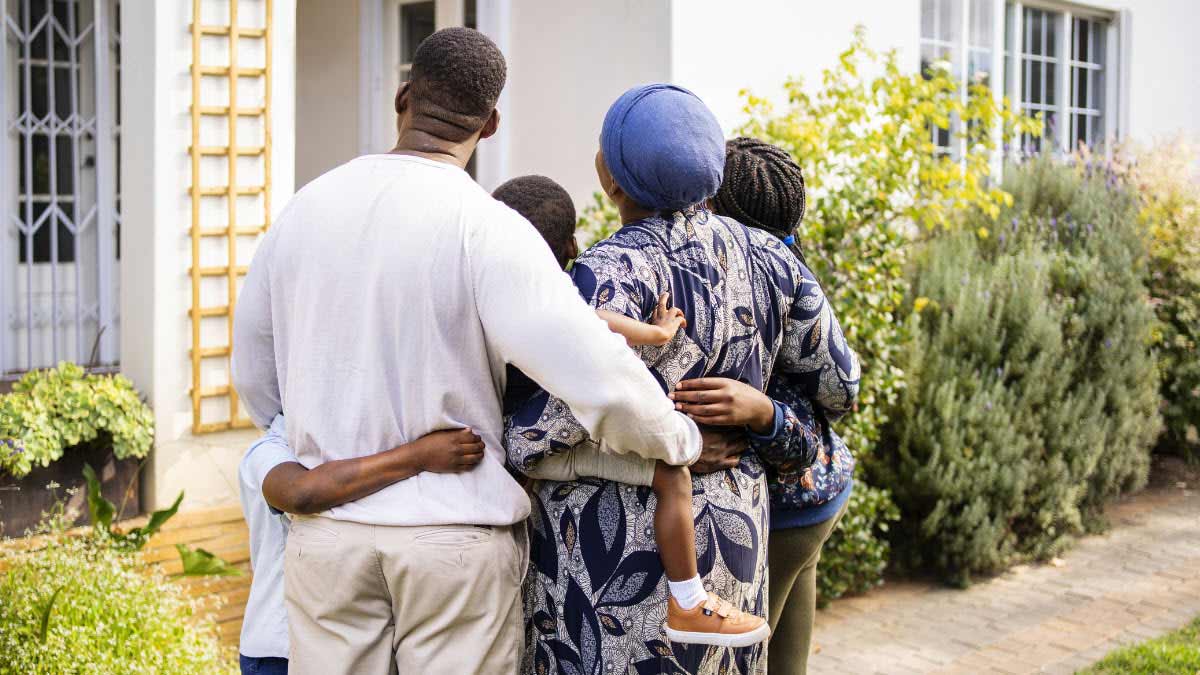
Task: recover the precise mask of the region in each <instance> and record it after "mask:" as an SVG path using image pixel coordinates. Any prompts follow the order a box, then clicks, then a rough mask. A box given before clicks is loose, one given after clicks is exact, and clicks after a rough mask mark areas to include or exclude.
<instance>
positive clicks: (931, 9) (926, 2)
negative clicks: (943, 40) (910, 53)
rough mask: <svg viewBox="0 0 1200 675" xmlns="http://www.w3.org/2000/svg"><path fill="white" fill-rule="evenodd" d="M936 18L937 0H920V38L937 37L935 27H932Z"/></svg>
mask: <svg viewBox="0 0 1200 675" xmlns="http://www.w3.org/2000/svg"><path fill="white" fill-rule="evenodd" d="M936 18H937V0H921V39H923V40H936V39H937V29H936V28H934V21H935V20H936Z"/></svg>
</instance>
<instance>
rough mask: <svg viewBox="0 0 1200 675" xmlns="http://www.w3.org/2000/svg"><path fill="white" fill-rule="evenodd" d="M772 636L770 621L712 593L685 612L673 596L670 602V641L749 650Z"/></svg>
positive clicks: (668, 624)
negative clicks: (735, 606)
mask: <svg viewBox="0 0 1200 675" xmlns="http://www.w3.org/2000/svg"><path fill="white" fill-rule="evenodd" d="M770 635H771V628H770V626H768V625H767V622H766V621H765V620H763V619H761V618H759V617H757V616H754V615H753V614H747V613H745V612H742V611H740V610H738V609H735V608H734V606H733V605H731V604H729V603H728V602H725V601H724V600H722V599H721V598H718V597H717V596H716V595H713V594H712V593H709V594H708V599H707V600H705V601H704V602H702V603H700V604H698V605H696V606H695V607H693V608H691V609H683V608H682V607H680V606H679V603H677V602H675V598H674V597H669V598H668V599H667V637H668V638H670V640H671V642H681V643H687V644H701V645H719V646H721V647H748V646H750V645H753V644H758V643H759V642H762V641H763V640H766V639H767V638H768V637H770Z"/></svg>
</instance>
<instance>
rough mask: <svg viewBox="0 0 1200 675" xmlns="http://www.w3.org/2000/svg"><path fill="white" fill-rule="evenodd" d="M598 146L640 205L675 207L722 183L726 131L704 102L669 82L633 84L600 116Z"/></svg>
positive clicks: (696, 200) (693, 201)
mask: <svg viewBox="0 0 1200 675" xmlns="http://www.w3.org/2000/svg"><path fill="white" fill-rule="evenodd" d="M600 149H601V150H602V151H603V152H604V162H605V164H607V165H608V170H609V173H611V174H612V177H613V179H614V180H616V181H617V185H619V186H620V187H621V189H622V190H624V191H625V194H627V195H629V196H630V197H631V198H632V199H633V200H634V201H635V202H637V203H638V204H639V205H641V206H643V207H645V208H648V209H654V210H656V211H677V210H679V209H682V208H684V207H687V206H691V205H692V204H697V203H699V202H702V201H704V200H705V199H708V198H709V197H711V196H713V195H714V194H716V193H717V188H719V187H721V177H722V174H723V173H724V171H725V136H724V134H722V133H721V125H720V124H718V123H717V118H716V117H714V116H713V114H712V111H710V110H709V109H708V106H706V105H704V102H703V101H701V100H700V99H699V98H698V97H697V96H696V95H695V94H693V93H692V92H690V91H688V90H687V89H684V88H682V87H676V86H674V85H670V84H648V85H645V86H641V87H634V88H633V89H630V90H629V91H627V92H625V93H624V94H622V95H621V98H618V99H617V102H616V103H613V104H612V107H611V108H609V109H608V114H607V115H605V116H604V128H603V129H602V130H601V132H600Z"/></svg>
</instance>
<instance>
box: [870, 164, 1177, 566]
mask: <svg viewBox="0 0 1200 675" xmlns="http://www.w3.org/2000/svg"><path fill="white" fill-rule="evenodd" d="M1005 188H1006V189H1007V190H1008V191H1009V192H1011V193H1012V195H1013V199H1014V203H1013V206H1012V207H1011V208H1009V209H1006V210H1005V212H1004V213H1003V214H1002V216H1001V221H1000V222H1001V223H1002V225H1000V226H997V224H996V222H995V221H993V220H991V219H990V218H987V217H986V216H984V215H979V216H978V217H977V218H976V219H974V220H972V221H971V222H970V228H968V229H967V230H966V231H964V232H962V233H957V234H950V235H943V236H940V237H937V238H935V239H934V240H933V241H931V242H929V243H927V244H926V245H925V246H924V247H923V248H922V251H921V254H920V255H918V256H917V257H916V258H915V260H914V265H913V270H914V272H913V282H912V290H911V294H910V298H911V302H910V303H906V305H907V306H909V307H911V308H912V311H911V313H910V315H909V316H908V318H907V322H908V325H909V326H910V327H911V330H912V335H913V340H912V341H911V342H910V343H909V344H908V346H907V347H906V348H905V350H904V358H903V359H902V368H903V369H904V370H905V371H906V372H907V373H908V375H909V386H908V388H907V389H906V390H905V391H904V392H903V394H902V396H901V403H900V407H899V409H898V411H897V414H896V415H895V417H894V418H893V422H892V424H891V425H890V427H889V429H888V436H889V440H888V442H887V443H885V444H884V445H883V446H882V449H881V451H880V456H879V457H878V459H879V460H880V461H878V462H876V463H875V464H874V465H873V467H872V468H873V469H874V471H873V473H872V476H873V477H874V479H875V480H876V482H877V483H879V484H886V485H889V486H890V487H891V488H892V490H893V493H894V494H895V496H896V500H897V502H898V504H899V506H900V509H901V512H902V513H903V514H904V519H903V520H902V521H901V526H900V528H898V529H897V530H896V537H895V538H894V541H896V542H897V543H898V544H899V545H900V546H902V548H903V550H904V559H905V561H906V562H907V563H909V564H910V565H914V566H922V567H927V568H931V569H932V570H934V571H936V572H937V573H939V574H940V575H942V576H943V577H944V578H946V579H947V580H949V581H952V582H956V583H966V582H968V581H969V580H970V577H971V575H972V574H973V573H990V572H995V571H998V570H1000V569H1003V568H1004V567H1005V566H1007V565H1009V564H1011V563H1012V562H1013V561H1014V559H1016V558H1023V557H1037V558H1044V557H1048V556H1052V555H1054V554H1055V553H1057V552H1058V551H1060V550H1061V549H1062V547H1063V545H1064V544H1065V538H1066V537H1067V536H1068V535H1071V534H1075V533H1078V532H1081V531H1083V530H1084V529H1086V528H1088V527H1092V526H1095V525H1098V524H1099V520H1098V516H1099V514H1100V509H1101V507H1102V505H1103V504H1104V502H1105V501H1106V500H1108V499H1110V498H1111V497H1113V496H1114V495H1116V494H1119V493H1120V492H1122V491H1124V490H1130V489H1135V488H1138V487H1140V486H1141V485H1142V484H1143V483H1144V482H1145V480H1146V473H1147V470H1148V466H1149V449H1150V447H1151V445H1152V444H1153V442H1154V439H1155V437H1156V435H1157V433H1158V430H1159V428H1160V422H1159V417H1158V413H1157V389H1158V379H1157V373H1156V369H1155V363H1154V359H1153V354H1152V351H1151V348H1150V342H1151V338H1152V335H1153V331H1154V330H1155V320H1154V316H1153V312H1152V310H1151V308H1150V305H1149V303H1148V301H1147V298H1146V290H1145V286H1144V284H1143V278H1144V274H1145V269H1144V265H1145V259H1146V252H1145V247H1144V242H1143V240H1142V238H1141V236H1140V234H1139V226H1138V223H1137V204H1136V201H1135V199H1134V198H1133V196H1132V195H1131V194H1130V193H1129V192H1128V191H1127V190H1124V189H1122V187H1121V185H1120V184H1119V182H1118V181H1117V180H1116V179H1115V177H1113V176H1112V175H1108V174H1105V173H1103V172H1096V171H1093V172H1092V173H1091V175H1089V174H1088V173H1087V172H1086V171H1084V170H1081V169H1078V168H1075V167H1071V166H1065V165H1062V164H1056V163H1054V162H1052V161H1050V160H1034V161H1031V162H1029V163H1027V164H1025V165H1022V166H1020V167H1014V168H1013V169H1011V170H1010V171H1009V175H1008V177H1007V180H1006V182H1005Z"/></svg>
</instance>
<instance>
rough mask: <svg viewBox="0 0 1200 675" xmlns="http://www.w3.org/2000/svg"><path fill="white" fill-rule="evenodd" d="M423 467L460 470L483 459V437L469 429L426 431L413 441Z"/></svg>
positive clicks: (456, 471) (457, 471) (434, 469)
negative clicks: (426, 432) (428, 432)
mask: <svg viewBox="0 0 1200 675" xmlns="http://www.w3.org/2000/svg"><path fill="white" fill-rule="evenodd" d="M415 445H416V446H417V448H416V449H417V453H418V459H417V461H418V463H419V465H420V467H421V470H422V471H432V472H434V473H461V472H463V471H470V470H471V469H474V468H475V466H476V465H477V464H479V462H481V461H483V439H481V438H479V436H476V435H475V433H474V432H473V431H471V430H470V429H447V430H444V431H435V432H433V433H430V434H426V435H424V436H422V437H421V438H420V439H418V440H417V441H416V443H415Z"/></svg>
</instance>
